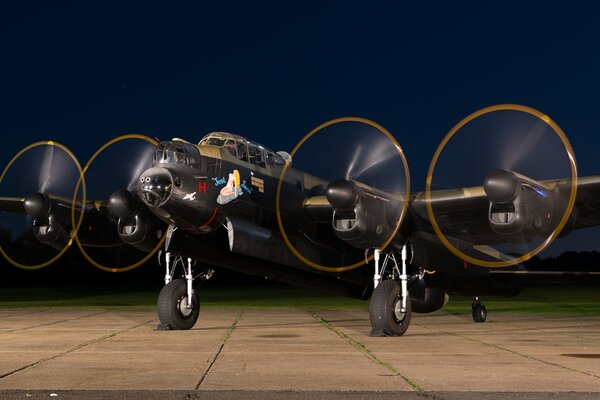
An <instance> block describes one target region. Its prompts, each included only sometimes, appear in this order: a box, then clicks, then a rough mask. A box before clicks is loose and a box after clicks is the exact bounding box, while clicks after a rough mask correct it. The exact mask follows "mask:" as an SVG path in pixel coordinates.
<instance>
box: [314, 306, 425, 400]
mask: <svg viewBox="0 0 600 400" xmlns="http://www.w3.org/2000/svg"><path fill="white" fill-rule="evenodd" d="M310 315H311V316H312V317H313V318H314V319H316V320H317V321H319V322H320V323H321V324H322V325H323V326H325V327H326V328H327V329H329V330H330V331H332V332H334V333H335V334H336V335H338V336H339V337H341V338H342V339H346V340H347V341H348V343H350V344H351V345H352V346H354V348H356V349H357V350H358V351H360V352H361V353H363V354H364V355H365V356H366V357H367V358H368V359H369V360H371V361H373V362H374V363H375V364H378V365H380V366H382V367H383V368H385V369H387V370H388V371H390V372H391V373H392V374H393V375H394V376H399V377H400V378H402V379H403V380H404V381H405V382H406V383H408V384H409V385H410V386H411V387H412V388H413V389H415V390H416V391H417V392H421V393H423V394H426V393H427V392H425V389H423V388H422V387H421V386H419V385H418V384H417V383H416V382H413V381H412V380H411V379H409V378H408V377H406V376H404V375H402V373H401V372H400V371H398V370H397V369H396V368H395V367H394V366H393V365H391V364H389V363H387V362H385V361H383V360H381V359H380V358H378V357H377V356H376V355H375V354H374V353H373V352H372V351H371V350H369V349H368V348H367V346H365V345H364V344H362V343H361V342H359V341H358V340H356V339H354V338H353V337H352V336H350V335H348V334H347V333H345V332H343V331H341V330H339V329H337V328H336V327H334V326H333V325H332V324H331V323H330V322H328V321H327V320H325V319H323V318H322V317H321V316H320V315H318V314H315V313H313V312H310ZM426 397H430V396H429V394H428V393H427V396H426Z"/></svg>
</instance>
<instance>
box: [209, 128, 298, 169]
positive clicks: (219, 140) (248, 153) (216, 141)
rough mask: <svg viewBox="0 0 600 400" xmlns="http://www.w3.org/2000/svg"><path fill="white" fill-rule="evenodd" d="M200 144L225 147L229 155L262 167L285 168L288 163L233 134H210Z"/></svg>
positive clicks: (263, 148)
mask: <svg viewBox="0 0 600 400" xmlns="http://www.w3.org/2000/svg"><path fill="white" fill-rule="evenodd" d="M198 144H199V145H207V146H218V147H223V148H224V149H226V150H227V151H228V152H229V154H231V155H232V156H234V157H235V158H237V159H238V160H242V161H246V162H249V163H251V164H255V165H258V166H261V167H266V166H273V165H281V166H283V165H285V163H286V160H285V159H284V158H283V157H282V156H281V155H279V154H277V153H275V152H274V151H272V150H271V149H268V148H266V147H264V146H262V145H260V144H258V143H255V142H253V141H251V140H247V139H245V138H244V137H242V136H238V135H233V134H231V133H226V132H213V133H209V134H208V135H206V136H204V137H203V138H202V140H201V141H200V143H198ZM286 154H287V153H286Z"/></svg>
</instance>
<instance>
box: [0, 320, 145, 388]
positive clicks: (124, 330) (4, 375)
mask: <svg viewBox="0 0 600 400" xmlns="http://www.w3.org/2000/svg"><path fill="white" fill-rule="evenodd" d="M152 321H154V319H149V320H147V321H144V322H142V323H139V324H136V325H134V326H130V327H129V328H126V329H121V330H120V331H117V332H113V333H110V334H108V335H104V336H101V337H99V338H96V339H92V340H89V341H87V342H84V343H81V344H79V345H77V346H75V347H72V348H70V349H68V350H66V351H63V352H62V353H58V354H55V355H53V356H50V357H46V358H42V359H41V360H37V361H35V362H33V363H31V364H27V365H25V366H23V367H20V368H17V369H15V370H12V371H10V372H7V373H5V374H2V375H0V379H2V378H6V377H7V376H10V375H13V374H16V373H17V372H20V371H24V370H26V369H29V368H31V367H35V366H37V365H40V364H42V363H45V362H46V361H50V360H54V359H55V358H58V357H61V356H64V355H67V354H70V353H73V352H75V351H77V350H80V349H83V348H84V347H87V346H90V345H92V344H94V343H98V342H101V341H103V340H106V339H110V338H112V337H115V336H117V335H120V334H121V333H124V332H127V331H130V330H132V329H135V328H137V327H140V326H142V325H145V324H147V323H149V322H152Z"/></svg>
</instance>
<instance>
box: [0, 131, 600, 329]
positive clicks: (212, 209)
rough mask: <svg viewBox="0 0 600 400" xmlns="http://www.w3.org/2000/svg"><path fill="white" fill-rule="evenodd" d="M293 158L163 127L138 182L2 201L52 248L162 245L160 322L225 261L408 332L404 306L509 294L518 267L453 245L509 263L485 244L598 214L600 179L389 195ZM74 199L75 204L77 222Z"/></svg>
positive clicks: (190, 307) (191, 319)
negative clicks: (186, 136) (165, 133)
mask: <svg viewBox="0 0 600 400" xmlns="http://www.w3.org/2000/svg"><path fill="white" fill-rule="evenodd" d="M292 153H293V152H292ZM292 158H293V157H291V156H290V154H288V153H285V152H274V151H272V150H270V149H268V148H267V147H265V146H263V145H260V144H258V143H255V142H253V141H251V140H248V139H246V138H244V137H242V136H238V135H234V134H229V133H222V132H216V133H211V134H209V135H207V136H205V137H204V138H203V139H202V140H200V142H199V143H198V144H193V143H190V142H187V141H185V140H182V139H172V140H169V141H162V142H160V143H158V144H157V145H156V148H155V151H154V155H153V159H152V164H151V167H150V168H148V169H146V170H144V171H143V172H141V174H139V176H138V178H137V180H136V181H135V184H134V185H132V186H131V187H128V188H123V189H120V190H117V191H115V192H114V193H112V194H111V195H110V197H109V198H107V199H94V200H85V201H83V200H82V199H74V200H72V199H70V198H65V197H64V196H62V197H61V196H56V195H53V194H52V193H49V192H44V191H40V192H38V193H33V194H29V195H27V196H26V197H23V198H20V197H3V198H1V199H0V208H1V209H2V210H4V211H6V212H11V213H20V214H26V215H28V216H29V217H31V219H32V225H33V232H34V235H35V237H36V239H37V240H39V242H41V243H43V244H45V245H47V246H50V247H53V248H55V249H57V250H60V249H63V248H65V247H66V246H68V245H70V244H71V242H72V241H73V238H74V237H73V236H74V235H75V234H76V235H77V240H78V241H79V242H80V243H81V244H82V246H83V247H86V246H96V247H101V246H103V245H104V244H106V245H110V243H113V242H115V241H118V242H119V243H124V244H127V245H129V246H132V247H134V248H135V249H137V250H138V251H140V252H142V253H145V254H148V255H150V254H151V253H152V252H154V251H157V250H159V257H160V260H161V265H162V266H163V267H164V271H165V275H164V281H165V286H164V287H163V289H162V290H161V292H160V295H159V298H158V304H157V309H158V316H159V319H160V325H159V328H160V329H173V330H180V329H190V328H192V327H193V326H194V324H195V323H196V321H197V319H198V317H199V311H200V307H199V304H200V303H199V302H200V298H201V294H199V291H198V290H196V289H195V285H194V284H195V282H196V281H201V280H207V279H209V278H210V277H211V275H212V274H213V272H215V271H218V270H219V269H227V270H231V271H235V272H239V273H243V274H252V275H258V276H263V277H266V278H268V279H272V280H275V281H281V282H286V283H290V284H295V285H301V286H306V287H314V288H321V289H325V290H328V291H332V292H337V293H341V294H344V295H349V296H356V297H360V298H365V299H366V298H369V297H370V298H371V300H370V307H369V312H370V318H371V324H372V335H374V336H400V335H402V334H404V333H405V332H406V330H407V328H408V326H409V324H410V320H411V314H412V313H413V312H417V313H430V312H434V311H436V310H439V309H441V308H442V307H443V306H444V305H445V304H446V302H447V300H448V296H449V295H452V294H463V295H471V296H473V297H474V298H475V301H474V303H473V310H472V311H473V319H474V320H475V321H477V322H483V321H485V319H486V316H487V311H486V309H485V306H484V305H483V303H482V302H481V301H480V300H479V297H480V296H484V295H511V294H515V293H517V292H518V288H519V286H518V284H519V283H520V282H522V280H523V278H524V277H525V278H527V275H526V274H523V273H522V272H523V271H522V269H519V268H518V267H517V268H516V269H515V268H509V269H502V268H500V269H495V268H494V269H491V268H487V267H486V266H485V265H483V266H479V265H477V263H476V262H471V259H470V258H467V259H464V257H460V255H461V254H466V255H468V256H469V257H472V258H474V259H481V260H487V261H486V262H488V263H494V262H501V261H503V260H504V261H506V260H507V256H506V255H505V254H502V253H501V252H498V251H497V250H494V249H493V248H492V247H490V246H491V245H494V244H498V243H511V242H524V243H528V242H533V241H535V240H539V241H541V242H543V241H544V240H546V238H548V237H550V236H551V234H552V233H553V232H555V231H556V227H557V226H558V225H559V224H562V225H563V226H561V228H562V229H561V232H560V234H561V235H565V234H567V233H568V232H570V231H572V230H575V229H580V228H584V227H590V226H596V225H598V224H600V178H599V177H585V178H579V179H578V180H576V184H575V185H573V180H572V179H565V178H564V177H563V178H562V179H555V180H545V181H536V180H534V179H531V178H529V177H527V176H524V175H521V174H520V173H518V172H517V171H512V170H504V169H497V170H493V171H488V173H487V174H486V175H485V179H484V180H483V182H481V185H480V186H477V187H469V188H454V189H443V190H428V191H426V192H420V193H409V192H408V191H405V192H402V193H397V192H388V191H385V190H382V189H377V188H375V187H372V186H370V185H369V184H368V183H365V182H361V181H360V180H357V179H348V178H347V177H339V179H335V180H327V179H322V178H319V177H317V176H314V175H311V174H309V173H306V172H303V171H301V170H299V169H295V168H294V164H293V159H292ZM575 190H576V193H577V195H576V198H575V197H573V196H574V191H575ZM571 200H572V201H571ZM570 201H571V209H572V210H569V211H570V212H569V215H567V216H564V213H563V212H562V210H564V209H566V208H567V206H568V204H569V202H570ZM71 211H73V214H74V216H75V219H76V218H77V215H79V214H81V215H82V222H81V223H80V225H81V226H79V227H78V229H76V233H74V232H73V231H74V230H73V229H72V227H71V225H72V217H73V216H72V215H71ZM98 221H104V222H103V224H102V226H105V227H106V229H105V230H104V231H103V232H102V234H101V235H100V234H99V233H98V229H97V228H94V229H91V227H89V228H88V225H89V226H91V225H92V224H96V225H94V226H98ZM441 225H443V226H444V229H443V235H442V236H441V237H440V235H439V233H440V231H441V230H442V229H441ZM446 242H449V243H450V245H451V247H449V246H448V243H446ZM457 252H458V254H457ZM299 256H300V257H299ZM306 260H308V262H306ZM361 264H362V265H364V264H368V265H369V266H370V267H365V266H363V267H362V268H360V266H361ZM483 264H485V263H483ZM319 266H321V267H319ZM434 272H435V273H434ZM539 276H540V274H538V278H539ZM584 279H589V277H587V276H586V277H584Z"/></svg>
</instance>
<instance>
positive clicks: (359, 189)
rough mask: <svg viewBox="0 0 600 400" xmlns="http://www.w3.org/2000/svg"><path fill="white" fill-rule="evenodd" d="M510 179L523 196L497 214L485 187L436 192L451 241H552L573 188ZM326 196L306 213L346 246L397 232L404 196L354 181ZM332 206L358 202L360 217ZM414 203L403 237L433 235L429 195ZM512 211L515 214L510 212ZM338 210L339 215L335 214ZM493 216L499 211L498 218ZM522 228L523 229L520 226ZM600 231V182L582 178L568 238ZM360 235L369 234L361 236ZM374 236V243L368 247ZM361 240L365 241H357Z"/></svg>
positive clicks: (307, 205) (310, 202) (437, 210)
mask: <svg viewBox="0 0 600 400" xmlns="http://www.w3.org/2000/svg"><path fill="white" fill-rule="evenodd" d="M510 174H512V173H510ZM510 174H509V175H510ZM511 179H514V181H515V182H516V183H515V185H518V186H516V187H518V190H517V189H515V191H514V197H513V198H512V200H511V201H510V202H505V204H499V205H498V207H499V209H498V210H496V208H495V207H496V206H495V205H496V203H494V201H495V200H494V199H491V198H490V197H489V196H488V194H487V193H486V189H485V187H484V186H478V187H470V188H458V189H450V190H436V191H432V192H431V205H432V207H433V210H434V215H435V217H436V221H437V223H438V225H439V226H440V228H441V229H442V231H443V232H444V233H445V234H446V236H447V237H448V238H452V239H456V240H460V241H463V242H465V243H470V244H472V245H473V246H474V247H479V248H481V249H483V250H485V249H486V245H493V244H499V243H506V242H509V241H511V240H518V241H525V242H527V241H533V240H535V239H536V237H535V236H534V235H536V234H537V235H539V236H540V237H542V236H543V237H547V236H548V235H549V234H550V232H551V231H552V230H553V229H554V227H555V226H556V222H557V221H558V220H560V218H561V217H562V214H561V213H562V212H563V210H564V209H565V204H566V201H567V200H568V197H569V194H570V190H571V186H570V182H569V181H567V180H564V179H563V180H548V181H541V182H536V181H534V180H531V179H529V178H527V177H524V176H522V175H519V174H517V173H514V176H513V175H511ZM332 185H337V186H335V187H334V188H333V189H334V190H330V189H331V187H332ZM327 190H328V191H329V192H328V193H329V196H330V198H328V197H327V195H325V196H313V197H310V198H307V199H306V200H305V201H304V204H303V208H304V210H305V212H306V213H307V214H308V215H309V216H310V217H311V218H313V219H314V220H316V221H319V222H329V223H333V230H334V231H335V232H336V234H337V235H338V237H340V238H341V239H342V240H347V239H346V238H352V240H347V241H349V242H350V241H352V242H353V244H355V245H358V246H357V247H359V246H360V247H376V246H378V245H379V244H378V243H376V240H377V236H378V235H376V234H373V232H369V229H371V227H374V228H375V229H378V228H377V227H378V226H382V225H383V226H384V232H386V230H385V227H386V226H387V228H388V230H387V231H390V229H393V219H392V218H390V216H392V215H394V214H393V211H394V210H396V212H397V210H398V208H397V206H396V205H395V203H396V204H397V203H398V202H402V199H401V198H400V197H399V196H397V195H394V194H391V193H387V194H386V193H383V192H381V191H375V190H374V189H371V188H369V187H367V186H366V185H363V184H360V183H359V182H349V181H344V182H341V183H339V182H338V183H336V182H334V183H332V184H331V185H330V186H329V189H327ZM488 190H489V188H488ZM330 200H333V201H334V203H336V202H337V203H339V204H340V206H339V207H338V208H340V207H341V208H343V209H347V210H349V209H350V208H351V207H346V205H347V204H346V203H348V202H350V203H348V204H352V201H354V203H353V207H354V211H355V212H354V213H348V212H344V213H342V212H340V211H339V210H337V209H336V205H335V204H332V203H331V201H330ZM409 202H410V204H409V209H408V211H409V212H408V214H407V216H406V219H405V221H404V223H403V227H402V228H401V232H402V233H403V234H407V233H408V234H410V233H411V232H417V231H424V232H432V227H431V221H430V218H429V215H428V213H427V203H426V197H425V193H424V192H420V193H415V194H412V195H411V197H410V200H409ZM509 206H510V207H512V208H511V209H509V208H510V207H509ZM341 208H340V209H341ZM334 210H336V211H337V212H336V213H335V214H334V212H333V211H334ZM491 210H494V211H493V212H494V215H492V212H491ZM337 214H339V215H342V214H345V216H344V217H338V216H336V215H337ZM351 214H352V215H351ZM342 218H343V219H342ZM494 218H496V219H497V218H506V221H508V220H511V224H512V225H511V226H508V225H510V224H508V225H507V224H506V223H504V221H502V220H501V221H497V220H494ZM536 218H537V220H538V221H537V222H538V223H541V224H542V226H541V228H538V230H537V232H533V233H532V232H531V231H530V232H527V231H526V229H527V226H532V224H533V223H534V222H536ZM338 220H339V221H338ZM499 222H501V223H499ZM519 223H520V224H522V225H521V226H519V225H518V224H519ZM344 224H347V225H344ZM544 224H545V225H544ZM598 225H600V176H588V177H582V178H579V180H578V185H577V197H576V200H575V205H574V207H573V212H572V214H571V217H570V219H569V221H568V223H567V225H566V226H565V227H564V229H563V233H568V232H569V231H570V230H572V229H581V228H587V227H592V226H598ZM507 227H508V228H510V229H511V230H508V229H507ZM359 229H363V230H365V231H364V232H356V231H357V230H359ZM544 229H545V230H544ZM503 230H504V231H503ZM511 235H513V236H512V237H511ZM528 235H529V236H528ZM369 236H370V238H372V239H373V240H372V241H369V238H368V237H369ZM379 236H380V237H381V235H379ZM383 236H385V235H383ZM358 237H360V238H361V239H360V240H355V238H358ZM388 237H389V236H388ZM483 252H485V251H483Z"/></svg>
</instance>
